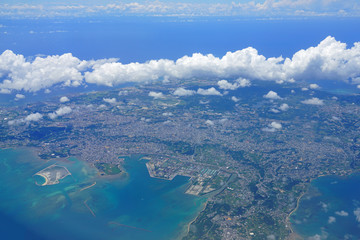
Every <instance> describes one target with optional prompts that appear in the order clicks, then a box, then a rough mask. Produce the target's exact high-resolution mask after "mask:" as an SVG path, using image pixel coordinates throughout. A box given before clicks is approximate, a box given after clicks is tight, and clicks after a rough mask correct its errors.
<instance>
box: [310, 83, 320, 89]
mask: <svg viewBox="0 0 360 240" xmlns="http://www.w3.org/2000/svg"><path fill="white" fill-rule="evenodd" d="M309 88H310V89H318V88H320V86H319V85H317V84H316V83H312V84H310V85H309Z"/></svg>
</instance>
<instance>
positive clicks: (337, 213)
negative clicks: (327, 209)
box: [335, 210, 349, 217]
mask: <svg viewBox="0 0 360 240" xmlns="http://www.w3.org/2000/svg"><path fill="white" fill-rule="evenodd" d="M335 214H336V215H339V216H342V217H347V216H349V213H348V212H345V211H344V210H341V211H337V212H335Z"/></svg>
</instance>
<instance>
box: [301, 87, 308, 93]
mask: <svg viewBox="0 0 360 240" xmlns="http://www.w3.org/2000/svg"><path fill="white" fill-rule="evenodd" d="M301 91H304V92H305V91H309V89H308V88H306V87H303V88H301Z"/></svg>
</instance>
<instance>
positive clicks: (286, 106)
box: [279, 103, 289, 111]
mask: <svg viewBox="0 0 360 240" xmlns="http://www.w3.org/2000/svg"><path fill="white" fill-rule="evenodd" d="M279 109H280V110H281V111H287V110H289V105H288V104H286V103H283V104H281V105H280V107H279Z"/></svg>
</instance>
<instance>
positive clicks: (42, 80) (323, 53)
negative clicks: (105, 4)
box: [0, 0, 360, 92]
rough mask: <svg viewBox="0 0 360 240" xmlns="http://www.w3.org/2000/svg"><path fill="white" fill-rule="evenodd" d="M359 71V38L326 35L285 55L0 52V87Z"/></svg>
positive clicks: (337, 76) (346, 75)
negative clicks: (83, 56) (129, 58)
mask: <svg viewBox="0 0 360 240" xmlns="http://www.w3.org/2000/svg"><path fill="white" fill-rule="evenodd" d="M283 1H285V0H283ZM359 76H360V42H356V43H354V46H352V47H351V48H347V46H346V44H345V43H342V42H339V41H336V40H335V39H334V38H333V37H330V36H329V37H327V38H326V39H324V40H323V41H321V42H320V43H319V44H318V45H317V46H315V47H310V48H308V49H305V50H300V51H298V52H296V53H295V54H294V55H293V56H292V58H286V59H284V58H282V57H270V58H266V57H265V56H263V55H260V54H259V53H258V51H257V50H256V49H254V48H252V47H248V48H245V49H242V50H238V51H235V52H227V53H226V54H225V55H224V56H223V57H221V58H219V57H215V56H214V55H212V54H207V55H203V54H200V53H194V54H193V55H191V56H183V57H181V58H179V59H177V60H176V61H172V60H168V59H159V60H150V61H147V62H145V63H138V62H135V63H129V64H123V63H120V62H117V60H116V59H103V60H97V61H82V60H80V59H78V58H76V57H74V56H72V54H70V53H67V54H63V55H60V56H59V55H55V56H46V57H36V58H35V59H34V60H33V61H29V60H26V58H25V57H24V56H23V55H20V54H14V53H13V52H12V51H10V50H6V51H4V52H3V53H2V54H1V55H0V78H1V79H4V80H3V81H2V83H0V89H7V90H23V91H30V92H35V91H38V90H40V89H47V88H49V87H51V86H53V85H59V84H61V85H64V86H79V85H81V84H85V83H84V81H85V82H86V83H87V84H98V85H105V86H115V85H119V84H122V83H126V82H141V83H143V82H151V81H157V80H162V79H167V80H169V81H171V80H173V79H180V80H181V79H192V78H206V79H219V78H227V79H229V78H239V79H238V80H236V81H235V82H234V83H228V82H227V83H226V82H221V83H220V84H222V86H223V87H225V88H230V89H233V88H236V87H238V86H239V87H243V86H247V85H249V84H250V83H249V82H248V81H247V80H246V79H250V80H252V79H256V80H265V81H278V82H284V81H287V82H292V81H294V79H296V80H305V81H311V80H317V81H324V79H328V80H339V81H350V82H352V83H356V84H358V82H359V80H358V79H359ZM244 78H245V80H243V79H244Z"/></svg>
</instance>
